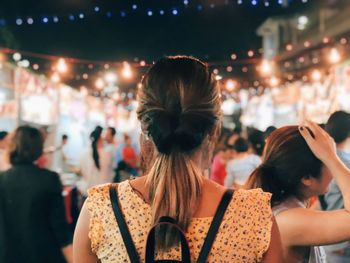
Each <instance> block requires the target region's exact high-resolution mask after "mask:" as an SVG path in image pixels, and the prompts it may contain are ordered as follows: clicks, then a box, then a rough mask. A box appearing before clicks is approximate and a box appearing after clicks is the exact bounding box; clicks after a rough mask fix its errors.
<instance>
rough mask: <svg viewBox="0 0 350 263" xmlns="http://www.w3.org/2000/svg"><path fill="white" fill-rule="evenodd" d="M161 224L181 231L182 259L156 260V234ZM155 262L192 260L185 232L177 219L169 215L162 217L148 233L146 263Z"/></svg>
mask: <svg viewBox="0 0 350 263" xmlns="http://www.w3.org/2000/svg"><path fill="white" fill-rule="evenodd" d="M161 225H167V226H170V227H173V228H174V229H176V231H177V232H178V233H179V235H180V243H181V261H177V260H163V261H156V260H155V259H154V258H155V236H156V234H155V231H156V227H157V226H161ZM154 262H191V253H190V248H189V246H188V243H187V240H186V236H185V234H184V232H183V231H182V230H181V228H180V227H179V226H178V225H177V222H176V220H175V219H174V218H172V217H168V216H163V217H161V218H160V219H159V220H158V223H156V224H155V225H154V226H153V227H152V228H151V230H150V231H149V233H148V236H147V242H146V261H145V263H154Z"/></svg>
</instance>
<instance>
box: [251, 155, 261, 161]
mask: <svg viewBox="0 0 350 263" xmlns="http://www.w3.org/2000/svg"><path fill="white" fill-rule="evenodd" d="M248 158H249V160H251V161H253V162H259V163H260V162H261V158H260V157H259V156H258V155H256V154H252V155H250V156H249V157H248Z"/></svg>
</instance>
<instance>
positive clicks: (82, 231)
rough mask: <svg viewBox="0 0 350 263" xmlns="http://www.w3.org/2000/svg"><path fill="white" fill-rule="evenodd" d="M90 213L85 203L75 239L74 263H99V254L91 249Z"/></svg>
mask: <svg viewBox="0 0 350 263" xmlns="http://www.w3.org/2000/svg"><path fill="white" fill-rule="evenodd" d="M89 224H90V215H89V211H88V210H87V207H86V203H85V204H84V206H83V208H82V210H81V212H80V216H79V219H78V223H77V227H76V229H75V232H74V239H73V259H74V263H98V262H100V261H99V259H98V258H97V256H96V255H95V254H94V253H93V252H92V250H91V242H90V238H89V236H88V235H89Z"/></svg>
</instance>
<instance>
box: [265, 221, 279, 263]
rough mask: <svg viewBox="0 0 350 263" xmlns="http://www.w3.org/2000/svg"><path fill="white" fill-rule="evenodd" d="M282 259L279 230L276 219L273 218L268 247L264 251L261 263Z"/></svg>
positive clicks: (270, 262)
mask: <svg viewBox="0 0 350 263" xmlns="http://www.w3.org/2000/svg"><path fill="white" fill-rule="evenodd" d="M282 261H283V253H282V243H281V237H280V232H279V230H278V226H277V223H276V220H275V218H273V223H272V230H271V241H270V245H269V249H268V250H267V251H266V253H265V255H264V258H263V260H262V261H261V263H280V262H282Z"/></svg>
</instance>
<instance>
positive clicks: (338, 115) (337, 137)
mask: <svg viewBox="0 0 350 263" xmlns="http://www.w3.org/2000/svg"><path fill="white" fill-rule="evenodd" d="M326 131H327V132H328V133H329V135H330V136H332V137H333V139H334V141H335V142H336V143H341V142H343V141H345V140H346V139H347V138H348V137H350V114H349V113H347V112H345V111H336V112H334V113H333V114H332V115H331V116H330V117H329V119H328V122H327V124H326Z"/></svg>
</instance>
